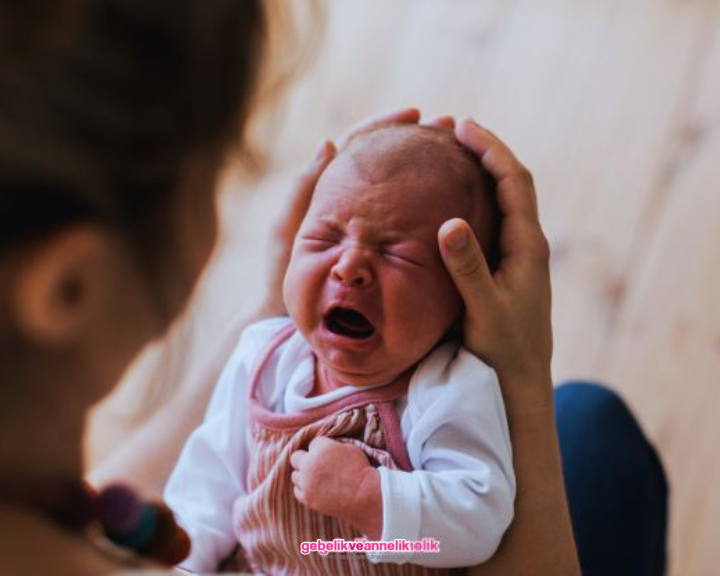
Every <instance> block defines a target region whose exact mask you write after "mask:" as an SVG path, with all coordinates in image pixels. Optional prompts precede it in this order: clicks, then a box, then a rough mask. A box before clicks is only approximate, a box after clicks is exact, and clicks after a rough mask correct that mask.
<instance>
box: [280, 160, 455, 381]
mask: <svg viewBox="0 0 720 576" xmlns="http://www.w3.org/2000/svg"><path fill="white" fill-rule="evenodd" d="M422 172H425V174H424V176H421V175H418V174H417V173H416V172H414V171H412V170H405V171H400V172H399V173H395V174H392V175H390V177H388V178H384V179H382V180H381V181H372V180H373V179H372V178H368V177H367V175H366V174H362V173H361V172H360V171H359V170H358V168H357V166H356V164H355V163H354V161H353V160H352V159H351V158H349V157H348V156H347V155H342V156H340V157H338V158H337V159H336V160H334V161H333V163H332V164H331V165H330V166H329V167H328V168H327V169H326V171H325V172H324V174H323V175H322V177H321V179H320V181H319V183H318V185H317V188H316V190H315V193H314V196H313V200H312V204H311V206H310V209H309V211H308V214H307V216H306V218H305V220H304V222H303V224H302V226H301V228H300V231H299V233H298V236H297V238H296V240H295V245H294V247H293V253H292V257H291V261H290V265H289V268H288V272H287V275H286V277H285V285H284V296H285V302H286V305H287V308H288V311H289V313H290V315H291V316H292V318H293V320H294V322H295V324H296V325H297V327H298V329H299V330H300V331H301V332H302V334H303V335H304V336H305V338H306V339H307V341H308V342H309V343H310V345H311V346H312V348H313V351H314V352H315V354H316V355H317V358H318V361H319V362H321V363H322V364H323V365H324V367H325V368H326V369H327V370H328V371H329V373H330V376H331V377H332V378H333V379H334V380H336V381H338V382H339V383H342V384H353V385H356V386H362V385H370V384H376V383H380V382H385V381H390V380H392V379H394V378H396V377H397V376H399V375H400V374H401V373H402V372H404V371H405V370H406V369H408V368H410V367H411V366H413V365H414V364H415V363H416V362H418V361H419V360H420V359H422V357H423V356H425V354H427V353H428V352H429V351H430V350H431V349H432V348H433V347H434V346H435V344H436V343H437V342H438V340H439V339H440V338H441V337H442V336H443V334H444V333H445V332H446V331H447V330H448V329H449V328H450V326H451V325H452V324H453V322H454V321H455V319H456V318H457V316H458V313H459V310H460V297H459V295H458V293H457V290H456V289H455V286H454V285H453V283H452V281H451V279H450V277H449V275H448V274H447V271H446V270H445V267H444V266H443V263H442V260H441V257H440V253H439V250H438V246H437V232H438V228H439V227H440V226H441V224H442V223H443V222H445V221H446V220H447V219H449V218H452V217H457V216H460V217H465V216H466V214H465V212H466V210H467V207H466V204H465V202H464V197H463V194H462V193H461V192H458V191H456V190H452V189H449V188H448V185H447V184H445V183H443V181H442V180H441V176H440V173H441V172H440V171H434V175H432V174H431V172H432V171H428V170H423V171H422Z"/></svg>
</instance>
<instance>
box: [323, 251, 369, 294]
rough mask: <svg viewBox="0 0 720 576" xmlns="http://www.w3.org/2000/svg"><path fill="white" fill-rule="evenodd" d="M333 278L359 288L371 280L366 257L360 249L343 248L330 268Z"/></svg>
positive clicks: (367, 284)
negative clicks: (343, 250) (340, 254)
mask: <svg viewBox="0 0 720 576" xmlns="http://www.w3.org/2000/svg"><path fill="white" fill-rule="evenodd" d="M331 276H332V278H333V279H334V280H337V281H338V282H340V283H342V284H344V285H346V286H354V287H356V288H361V287H365V286H369V285H370V284H371V283H372V281H373V273H372V270H371V268H370V265H369V263H368V261H367V258H366V257H365V256H364V254H363V251H362V250H361V249H356V248H351V249H349V250H345V252H343V254H342V256H340V258H339V259H338V261H337V262H336V263H335V265H334V266H333V268H332V270H331Z"/></svg>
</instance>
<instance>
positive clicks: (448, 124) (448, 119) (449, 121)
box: [425, 116, 455, 130]
mask: <svg viewBox="0 0 720 576" xmlns="http://www.w3.org/2000/svg"><path fill="white" fill-rule="evenodd" d="M425 124H427V125H428V126H435V128H444V129H445V130H454V129H455V118H453V117H452V116H438V117H437V118H433V119H432V120H430V121H428V122H425Z"/></svg>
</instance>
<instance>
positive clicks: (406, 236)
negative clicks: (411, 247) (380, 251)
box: [318, 214, 415, 245]
mask: <svg viewBox="0 0 720 576" xmlns="http://www.w3.org/2000/svg"><path fill="white" fill-rule="evenodd" d="M318 222H319V223H320V224H321V225H323V226H326V227H327V228H329V229H330V230H332V231H333V232H338V233H340V234H345V228H346V225H345V222H343V221H342V220H340V219H339V218H337V217H335V216H333V215H330V214H322V215H320V216H318ZM364 236H365V238H366V240H367V241H368V242H371V243H372V244H376V245H391V244H397V243H399V242H405V241H408V240H414V239H415V238H412V234H410V233H408V232H405V231H390V230H377V229H374V228H372V227H371V228H370V229H366V230H365V233H364Z"/></svg>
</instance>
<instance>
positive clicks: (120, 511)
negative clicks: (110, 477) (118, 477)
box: [99, 484, 143, 534]
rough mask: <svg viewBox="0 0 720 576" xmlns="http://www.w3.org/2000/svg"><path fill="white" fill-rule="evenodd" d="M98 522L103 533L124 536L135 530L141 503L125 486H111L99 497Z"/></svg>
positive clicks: (140, 512) (138, 520)
mask: <svg viewBox="0 0 720 576" xmlns="http://www.w3.org/2000/svg"><path fill="white" fill-rule="evenodd" d="M99 501H100V522H102V524H103V526H104V528H105V531H107V532H114V533H117V534H126V533H129V532H132V531H133V530H135V528H137V526H138V524H139V523H140V520H141V516H142V506H143V504H142V501H141V500H140V498H139V497H138V495H137V494H136V493H135V492H134V491H133V490H132V489H130V488H128V487H127V486H123V485H121V484H113V485H111V486H108V487H107V488H105V489H104V490H103V491H102V492H101V493H100V496H99Z"/></svg>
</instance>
